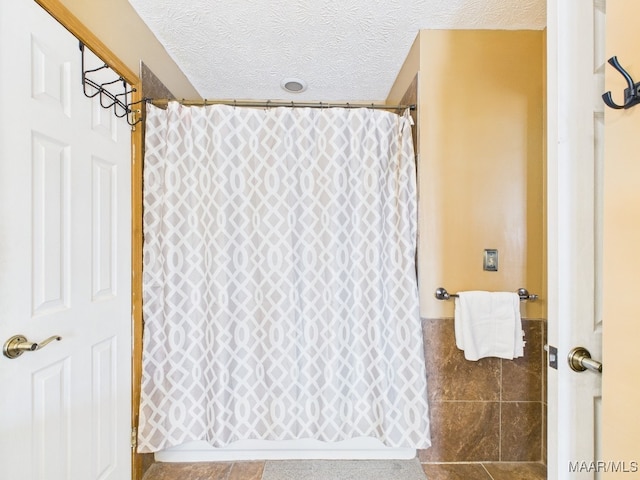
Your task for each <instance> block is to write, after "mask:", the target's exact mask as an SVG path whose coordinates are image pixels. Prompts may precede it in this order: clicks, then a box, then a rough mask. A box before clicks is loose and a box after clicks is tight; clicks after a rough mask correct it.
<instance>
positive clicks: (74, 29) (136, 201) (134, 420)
mask: <svg viewBox="0 0 640 480" xmlns="http://www.w3.org/2000/svg"><path fill="white" fill-rule="evenodd" d="M34 1H35V2H36V3H37V4H39V5H40V6H41V7H42V8H43V9H44V10H46V11H47V12H48V13H49V15H51V16H52V17H53V18H55V19H56V20H57V21H58V22H59V23H60V24H61V25H62V26H63V27H65V28H66V29H67V30H68V31H69V32H70V33H71V34H72V35H73V36H74V37H76V38H77V39H78V40H79V41H81V42H82V43H83V44H85V45H86V46H87V47H88V48H89V49H90V50H91V51H92V52H93V53H95V54H96V55H97V56H98V57H99V58H100V59H101V60H102V61H103V62H105V63H106V64H107V65H109V67H110V68H111V69H112V70H113V71H115V72H116V73H117V74H118V75H120V76H121V77H122V78H123V79H124V80H125V81H126V82H127V83H128V84H129V85H130V86H131V87H133V88H134V92H133V93H132V101H133V102H134V103H135V102H139V101H141V100H142V99H143V95H142V82H141V80H140V78H139V77H138V75H136V73H134V72H133V71H132V70H131V69H130V68H129V67H127V65H125V63H124V62H123V61H122V60H120V59H119V58H118V57H117V56H116V55H115V54H114V53H113V52H112V51H111V50H110V49H109V48H108V47H107V46H106V45H105V44H104V43H103V42H102V41H101V40H100V39H99V38H98V37H97V36H96V35H95V34H94V33H93V32H91V31H90V30H89V28H87V27H86V26H85V25H84V24H83V23H82V22H81V21H80V20H79V19H78V18H77V17H76V16H75V15H74V14H73V13H72V12H71V11H70V10H69V9H68V8H67V7H65V6H64V5H63V4H62V3H60V1H59V0H34ZM140 110H141V109H140ZM135 117H136V118H141V115H140V111H138V112H136V115H135ZM143 131H144V128H143V127H142V125H141V124H139V125H138V126H134V127H132V132H131V335H132V338H131V349H132V350H131V431H132V438H131V478H132V479H133V480H138V479H140V478H142V461H141V456H140V455H138V454H136V450H135V443H136V442H135V440H136V438H135V432H137V426H138V406H139V404H140V380H141V375H142V241H143V237H142V160H143V158H142V154H143Z"/></svg>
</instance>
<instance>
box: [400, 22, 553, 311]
mask: <svg viewBox="0 0 640 480" xmlns="http://www.w3.org/2000/svg"><path fill="white" fill-rule="evenodd" d="M543 52H544V32H542V31H488V30H475V31H472V30H447V31H445V30H423V31H421V32H420V34H419V37H418V39H417V40H416V42H415V43H414V45H413V47H412V50H411V52H410V53H409V55H408V57H407V60H406V62H405V64H404V66H403V70H402V71H401V72H400V74H399V75H398V78H397V80H396V84H395V85H394V87H393V88H392V89H391V92H390V94H389V98H388V101H389V102H390V103H393V102H394V101H397V98H398V97H400V96H401V95H402V92H403V91H404V89H405V88H406V86H405V85H406V83H407V81H410V79H412V78H413V76H414V75H415V72H416V69H419V72H420V82H419V125H420V133H419V140H418V143H419V146H418V151H419V152H420V159H419V182H420V186H419V190H420V200H419V202H420V203H419V204H420V218H419V222H420V239H419V254H418V256H419V261H418V263H419V276H420V294H421V315H422V316H423V317H425V318H440V317H445V316H452V315H453V302H442V301H438V300H436V299H435V298H434V295H433V294H434V291H435V289H436V288H437V287H440V286H442V287H445V288H446V289H447V290H448V291H449V292H450V293H454V292H457V291H460V290H508V291H515V290H516V289H517V288H519V287H525V288H527V289H528V290H529V291H530V292H531V293H537V294H539V295H541V297H542V301H540V302H536V303H529V304H527V305H524V306H523V314H524V315H525V316H527V317H530V318H540V317H544V316H545V314H546V312H545V303H544V298H545V297H546V294H545V282H544V265H545V263H546V261H545V258H544V252H545V250H544V242H543V239H544V232H545V230H544V224H545V216H544V197H543V195H544V188H543V173H544V153H543V152H544V143H543V134H544V131H543V114H544V110H543V106H544V98H543V95H544V91H543V79H544V71H543V65H544V62H543V58H544V53H543ZM485 248H496V249H498V251H499V271H498V272H485V271H484V270H483V269H482V258H483V252H484V249H485Z"/></svg>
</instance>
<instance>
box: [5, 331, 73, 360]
mask: <svg viewBox="0 0 640 480" xmlns="http://www.w3.org/2000/svg"><path fill="white" fill-rule="evenodd" d="M54 340H56V341H60V340H62V337H61V336H59V335H53V336H52V337H49V338H47V339H46V340H43V341H42V342H40V343H35V342H30V341H29V340H27V338H26V337H25V336H24V335H14V336H13V337H11V338H10V339H9V340H7V341H6V342H4V346H3V347H2V353H3V354H4V356H5V357H7V358H11V359H13V358H18V357H19V356H20V355H22V354H23V353H24V352H33V351H35V350H40V349H41V348H44V347H46V346H47V345H48V344H49V343H51V342H53V341H54Z"/></svg>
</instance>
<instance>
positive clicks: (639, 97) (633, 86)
mask: <svg viewBox="0 0 640 480" xmlns="http://www.w3.org/2000/svg"><path fill="white" fill-rule="evenodd" d="M609 63H610V64H611V65H612V66H613V68H615V69H616V70H617V71H618V72H620V73H621V74H622V76H623V77H624V79H625V80H626V81H627V88H625V89H624V104H623V105H618V104H617V103H615V102H614V101H613V97H612V96H611V92H607V93H605V94H604V95H602V99H603V100H604V103H606V104H607V105H608V106H609V107H611V108H615V109H616V110H619V109H621V108H631V107H633V106H634V105H637V104H638V103H640V83H634V81H633V78H631V75H629V73H627V71H626V70H625V69H624V68H622V66H621V65H620V63H619V62H618V57H615V56H613V57H611V58H610V59H609Z"/></svg>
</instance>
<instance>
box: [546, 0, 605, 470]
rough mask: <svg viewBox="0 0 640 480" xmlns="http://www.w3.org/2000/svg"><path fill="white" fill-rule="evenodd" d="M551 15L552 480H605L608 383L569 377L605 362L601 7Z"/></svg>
mask: <svg viewBox="0 0 640 480" xmlns="http://www.w3.org/2000/svg"><path fill="white" fill-rule="evenodd" d="M547 15H548V22H547V28H548V36H547V45H548V55H547V61H548V82H547V87H548V177H547V185H548V192H549V193H548V195H549V197H548V233H549V236H548V252H549V255H548V258H549V261H548V273H549V275H548V277H549V278H548V282H549V304H548V313H549V314H548V318H549V336H548V343H549V344H550V345H551V346H553V347H557V364H558V368H557V369H555V368H549V369H548V387H549V388H548V409H549V410H548V448H549V450H548V478H550V479H558V478H559V479H574V478H575V479H578V478H580V479H582V478H585V479H586V478H598V475H599V473H598V472H596V471H593V470H591V471H585V470H584V469H580V468H579V467H576V466H577V465H581V464H582V462H586V463H587V464H590V463H591V462H594V461H597V460H600V459H601V458H602V457H601V447H600V438H601V403H602V402H601V398H602V394H601V391H602V386H601V383H602V378H601V375H600V374H598V373H594V372H591V371H585V372H581V373H578V372H575V371H573V370H571V369H570V368H569V364H568V361H567V355H568V354H569V352H570V351H571V349H573V348H574V347H577V346H581V347H586V348H587V350H589V352H590V353H591V355H592V357H593V358H594V359H596V360H601V359H602V356H601V355H602V328H603V323H602V279H601V277H602V211H603V195H602V191H603V188H602V185H603V162H604V155H603V133H604V128H603V104H602V100H601V98H600V95H601V94H602V88H603V85H604V79H603V72H604V65H605V63H604V39H605V28H604V26H605V15H606V5H605V2H604V0H590V1H584V0H550V1H548V2H547Z"/></svg>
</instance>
